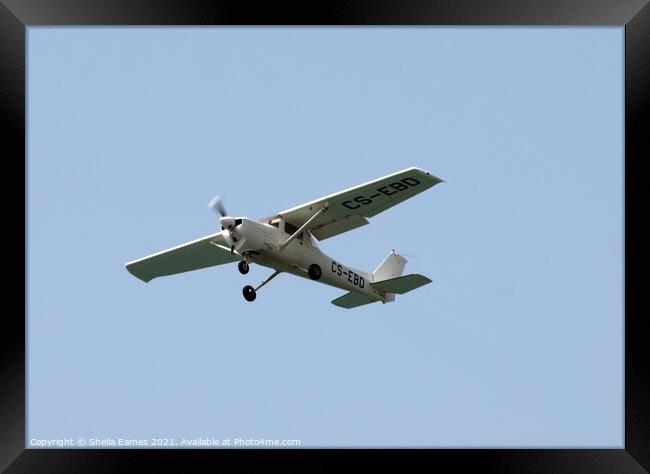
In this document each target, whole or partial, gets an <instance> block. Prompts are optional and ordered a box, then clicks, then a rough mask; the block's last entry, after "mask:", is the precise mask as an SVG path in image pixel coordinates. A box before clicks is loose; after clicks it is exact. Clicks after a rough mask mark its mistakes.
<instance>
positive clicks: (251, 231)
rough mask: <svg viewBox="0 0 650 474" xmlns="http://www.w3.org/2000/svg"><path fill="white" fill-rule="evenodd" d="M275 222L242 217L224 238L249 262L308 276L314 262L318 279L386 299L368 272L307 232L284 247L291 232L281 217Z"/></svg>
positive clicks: (225, 233)
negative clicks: (343, 259) (318, 244)
mask: <svg viewBox="0 0 650 474" xmlns="http://www.w3.org/2000/svg"><path fill="white" fill-rule="evenodd" d="M276 225H277V226H275V225H271V224H270V223H265V222H258V221H255V220H252V219H247V218H245V217H242V218H241V224H239V225H238V226H237V227H236V228H235V229H233V230H232V231H230V232H229V231H227V230H226V231H225V232H224V237H225V239H226V242H227V243H228V244H229V245H231V246H234V250H235V251H236V252H237V253H238V254H240V255H242V257H243V258H245V259H247V260H248V261H250V262H254V263H257V264H259V265H262V266H265V267H269V268H272V269H274V270H278V271H280V272H286V273H291V274H293V275H296V276H300V277H303V278H308V279H312V278H311V277H310V276H309V272H308V270H309V267H310V266H311V265H314V264H315V265H318V266H319V267H320V270H321V274H320V278H318V280H317V281H319V282H321V283H325V284H327V285H330V286H334V287H337V288H341V289H343V290H347V291H353V292H356V293H361V294H364V295H368V296H370V297H372V298H376V299H378V300H380V301H384V300H385V295H384V294H383V293H381V292H379V291H378V290H376V289H375V288H373V287H372V286H371V283H372V274H371V273H368V272H364V271H363V270H358V269H356V268H352V267H349V266H347V265H344V264H342V263H341V262H340V261H338V260H336V259H333V258H331V257H329V256H328V255H326V254H325V253H323V252H322V251H321V250H320V249H319V248H318V247H316V245H315V242H314V240H313V237H312V236H311V234H309V232H308V231H304V232H303V233H302V234H301V235H299V236H298V237H296V238H294V239H293V240H291V241H290V242H289V243H288V244H286V245H285V246H283V243H284V242H285V241H286V240H287V239H289V237H290V236H291V233H288V232H286V231H284V222H282V220H279V221H278V222H277V223H276ZM281 227H282V228H281Z"/></svg>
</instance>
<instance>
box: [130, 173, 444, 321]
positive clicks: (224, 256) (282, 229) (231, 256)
mask: <svg viewBox="0 0 650 474" xmlns="http://www.w3.org/2000/svg"><path fill="white" fill-rule="evenodd" d="M441 182H443V180H441V179H440V178H437V177H435V176H433V175H432V174H430V173H429V172H427V171H424V170H422V169H420V168H407V169H405V170H402V171H399V172H397V173H393V174H391V175H388V176H384V177H383V178H379V179H376V180H374V181H370V182H368V183H365V184H361V185H359V186H355V187H353V188H350V189H346V190H344V191H341V192H338V193H335V194H331V195H329V196H325V197H323V198H320V199H317V200H315V201H311V202H308V203H307V204H302V205H300V206H297V207H294V208H292V209H289V210H286V211H283V212H280V213H279V214H277V215H275V216H272V217H267V218H264V219H259V220H254V219H249V218H247V217H231V216H229V215H228V214H227V212H226V210H225V208H224V206H223V204H222V202H221V200H220V199H219V198H218V197H216V198H215V199H213V200H212V201H211V202H210V207H211V208H212V209H214V210H215V211H216V212H218V214H219V215H220V219H219V222H220V224H221V232H217V233H216V234H212V235H208V236H206V237H203V238H200V239H197V240H193V241H191V242H187V243H185V244H181V245H179V246H177V247H174V248H171V249H169V250H163V251H162V252H158V253H155V254H153V255H150V256H148V257H144V258H141V259H139V260H134V261H132V262H129V263H127V264H126V269H127V270H128V271H129V272H131V273H132V274H133V275H135V276H136V277H137V278H139V279H140V280H142V281H145V282H149V281H151V280H153V279H154V278H157V277H160V276H165V275H174V274H176V273H182V272H188V271H191V270H198V269H200V268H206V267H212V266H214V265H222V264H225V263H230V262H236V261H239V265H238V267H239V272H240V273H242V274H246V273H248V270H249V263H250V262H253V263H257V264H259V265H262V266H265V267H269V268H272V269H273V270H275V271H274V272H273V274H271V276H269V277H268V278H267V279H266V280H264V281H263V282H262V283H261V284H259V285H258V286H257V287H256V288H253V287H252V286H250V285H246V286H245V287H244V289H243V293H244V298H245V299H246V300H247V301H253V300H255V298H256V295H257V292H258V291H259V289H260V288H262V287H263V286H264V285H266V284H267V283H268V282H269V281H271V280H272V279H273V278H275V277H276V276H277V275H279V274H280V273H282V272H286V273H292V274H294V275H297V276H300V277H303V278H310V279H312V280H315V281H319V282H321V283H325V284H328V285H331V286H335V287H337V288H341V289H343V290H347V291H348V293H346V294H344V295H343V296H341V297H339V298H337V299H335V300H333V301H332V303H333V304H335V305H336V306H340V307H343V308H354V307H356V306H361V305H365V304H368V303H373V302H376V301H381V302H382V303H388V302H391V301H394V300H395V295H396V294H400V295H401V294H403V293H406V292H408V291H411V290H415V289H416V288H419V287H421V286H423V285H426V284H427V283H431V280H430V279H429V278H427V277H425V276H422V275H417V274H411V275H405V276H402V272H403V271H404V266H405V265H406V259H405V258H404V257H402V256H401V255H398V254H397V253H396V252H395V251H394V250H393V251H391V252H390V253H389V254H388V256H387V257H386V258H385V259H384V261H383V262H381V264H380V265H379V266H378V267H377V268H376V269H375V271H374V272H372V273H367V272H364V271H361V270H357V269H355V268H351V267H348V266H345V265H343V264H342V263H341V262H340V261H338V260H335V259H333V258H330V257H328V256H327V255H325V254H324V253H323V252H321V251H320V250H319V249H318V246H317V245H316V242H315V240H314V239H313V237H316V238H317V239H318V240H325V239H328V238H330V237H333V236H335V235H338V234H341V233H343V232H347V231H349V230H352V229H356V228H357V227H360V226H363V225H366V224H368V219H367V218H368V217H372V216H374V215H377V214H379V213H380V212H382V211H385V210H386V209H388V208H390V207H393V206H394V205H396V204H399V203H400V202H402V201H405V200H406V199H408V198H411V197H413V196H415V195H416V194H419V193H421V192H422V191H424V190H426V189H429V188H430V187H432V186H435V185H436V184H438V183H441ZM411 225H413V224H411Z"/></svg>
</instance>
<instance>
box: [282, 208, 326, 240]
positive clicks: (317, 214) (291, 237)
mask: <svg viewBox="0 0 650 474" xmlns="http://www.w3.org/2000/svg"><path fill="white" fill-rule="evenodd" d="M325 211H327V204H325V205H324V206H323V207H321V208H320V209H319V210H318V211H316V213H315V214H314V215H313V216H311V217H310V218H309V219H307V222H305V223H304V224H303V225H301V226H300V228H299V229H298V230H297V231H295V232H294V233H293V234H291V236H290V237H289V238H288V239H287V240H285V241H284V242H282V243H281V244H280V250H282V249H283V248H285V247H286V246H287V245H289V242H291V241H292V240H293V239H295V238H296V237H298V236H299V235H300V234H302V233H303V231H304V230H305V229H306V228H307V226H309V224H311V223H312V222H314V220H315V219H316V218H317V217H318V216H320V215H321V214H322V213H323V212H325Z"/></svg>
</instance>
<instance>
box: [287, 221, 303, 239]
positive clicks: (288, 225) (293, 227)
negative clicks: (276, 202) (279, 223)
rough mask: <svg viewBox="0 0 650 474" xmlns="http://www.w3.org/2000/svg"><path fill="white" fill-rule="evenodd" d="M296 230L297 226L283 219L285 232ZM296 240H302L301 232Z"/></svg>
mask: <svg viewBox="0 0 650 474" xmlns="http://www.w3.org/2000/svg"><path fill="white" fill-rule="evenodd" d="M297 230H298V227H296V226H295V225H293V224H291V223H290V222H287V221H284V231H285V232H286V233H287V234H290V235H292V234H294V233H295V232H296V231H297ZM298 240H302V233H301V234H300V235H299V236H298Z"/></svg>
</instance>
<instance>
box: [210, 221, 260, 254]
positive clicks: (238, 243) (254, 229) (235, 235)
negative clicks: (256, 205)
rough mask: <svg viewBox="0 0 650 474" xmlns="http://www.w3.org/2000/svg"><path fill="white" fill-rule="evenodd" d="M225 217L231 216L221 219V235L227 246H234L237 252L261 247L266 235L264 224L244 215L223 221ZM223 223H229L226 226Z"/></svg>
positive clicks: (256, 249) (255, 249)
mask: <svg viewBox="0 0 650 474" xmlns="http://www.w3.org/2000/svg"><path fill="white" fill-rule="evenodd" d="M225 219H233V218H230V217H224V218H223V219H221V221H222V227H223V228H224V229H223V237H224V239H225V240H226V242H227V243H228V245H229V246H234V247H235V250H237V252H239V253H243V252H250V251H259V250H261V249H262V247H263V246H264V241H265V236H266V228H265V227H264V224H261V223H259V222H257V221H253V220H251V219H247V218H245V217H243V218H237V219H233V221H232V222H230V221H228V222H223V221H224V220H225ZM224 223H225V224H231V225H230V227H226V226H224V225H223V224H224Z"/></svg>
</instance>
